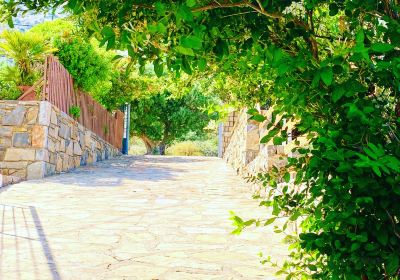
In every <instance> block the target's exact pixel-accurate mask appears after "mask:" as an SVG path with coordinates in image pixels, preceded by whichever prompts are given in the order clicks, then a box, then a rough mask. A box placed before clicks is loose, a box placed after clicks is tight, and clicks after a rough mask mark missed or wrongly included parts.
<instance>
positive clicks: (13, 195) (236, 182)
mask: <svg viewBox="0 0 400 280" xmlns="http://www.w3.org/2000/svg"><path fill="white" fill-rule="evenodd" d="M249 189H250V188H249V186H247V185H246V184H245V183H244V182H243V181H242V180H241V179H240V178H239V177H237V176H236V175H234V173H233V171H232V170H231V169H230V168H229V167H228V166H226V164H225V163H224V162H223V161H222V160H220V159H216V158H202V157H198V158H195V157H186V158H185V157H121V158H119V159H116V160H112V161H106V162H103V163H101V164H98V165H96V166H94V167H86V168H81V169H78V170H75V171H73V172H71V173H67V174H63V175H59V176H54V177H49V178H46V179H44V180H40V181H30V182H23V183H20V184H17V185H13V186H11V187H8V188H5V189H2V191H1V193H0V220H1V224H0V227H1V235H0V269H1V270H0V279H27V280H35V279H37V280H46V279H82V280H85V279H96V280H100V279H107V280H108V279H278V278H276V277H274V271H273V270H272V269H271V268H269V267H267V266H262V265H261V264H260V263H259V261H260V258H259V257H258V253H259V252H260V251H263V252H264V253H265V254H266V255H268V254H272V255H274V256H275V257H276V258H277V259H279V258H282V257H283V256H284V254H285V253H286V252H287V251H286V250H285V246H284V245H282V244H281V242H280V239H279V238H278V237H276V235H275V234H274V233H272V229H266V228H260V229H251V230H248V231H246V232H244V233H243V234H242V235H239V236H232V235H230V234H229V233H230V231H232V229H233V228H232V225H231V221H230V220H229V211H230V210H233V211H235V212H236V213H237V214H239V215H241V216H244V217H245V218H250V217H254V216H257V213H254V212H255V211H258V210H257V209H258V208H257V207H256V205H257V202H256V201H253V200H252V199H251V193H250V192H249ZM259 210H260V213H258V215H262V214H265V212H263V211H262V209H259Z"/></svg>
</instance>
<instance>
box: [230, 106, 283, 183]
mask: <svg viewBox="0 0 400 280" xmlns="http://www.w3.org/2000/svg"><path fill="white" fill-rule="evenodd" d="M260 112H261V113H262V114H263V115H264V116H265V117H266V120H265V121H264V122H262V123H257V122H254V121H252V120H249V117H250V116H249V115H248V114H247V108H244V109H242V110H241V111H239V112H233V113H231V114H230V116H229V121H227V122H226V123H225V124H224V138H223V140H224V143H223V147H224V149H223V158H224V159H225V160H226V161H227V162H228V163H229V164H231V165H232V166H233V168H234V169H235V170H236V172H237V173H238V174H242V175H245V176H249V175H250V176H251V175H256V174H258V173H259V172H263V171H268V170H269V169H270V168H271V167H272V166H276V167H278V168H280V167H284V166H285V165H286V163H287V157H288V156H290V152H289V151H288V150H289V149H285V146H287V143H283V145H274V144H273V143H272V140H271V141H270V142H268V143H264V144H261V143H260V140H261V138H262V137H263V136H265V135H266V134H268V129H267V125H268V124H269V123H270V122H271V119H272V111H260Z"/></svg>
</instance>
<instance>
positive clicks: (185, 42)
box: [181, 35, 202, 50]
mask: <svg viewBox="0 0 400 280" xmlns="http://www.w3.org/2000/svg"><path fill="white" fill-rule="evenodd" d="M181 45H182V46H183V47H185V48H191V49H195V50H200V49H201V47H202V41H201V39H200V38H199V37H197V36H192V35H191V36H187V37H184V38H182V42H181Z"/></svg>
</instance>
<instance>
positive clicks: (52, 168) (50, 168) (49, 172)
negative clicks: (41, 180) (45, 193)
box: [44, 163, 56, 176]
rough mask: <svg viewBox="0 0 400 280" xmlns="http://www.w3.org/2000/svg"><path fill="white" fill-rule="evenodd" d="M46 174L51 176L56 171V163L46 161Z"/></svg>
mask: <svg viewBox="0 0 400 280" xmlns="http://www.w3.org/2000/svg"><path fill="white" fill-rule="evenodd" d="M44 170H45V171H44V176H50V175H53V174H55V173H56V166H55V165H54V164H50V163H45V169H44Z"/></svg>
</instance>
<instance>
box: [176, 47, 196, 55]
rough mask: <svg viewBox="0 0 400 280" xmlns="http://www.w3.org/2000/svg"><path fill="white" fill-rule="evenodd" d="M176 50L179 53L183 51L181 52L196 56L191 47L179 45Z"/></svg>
mask: <svg viewBox="0 0 400 280" xmlns="http://www.w3.org/2000/svg"><path fill="white" fill-rule="evenodd" d="M175 50H176V51H177V52H178V53H181V54H184V55H190V56H194V52H193V50H192V49H190V48H185V47H183V46H177V47H176V48H175Z"/></svg>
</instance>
